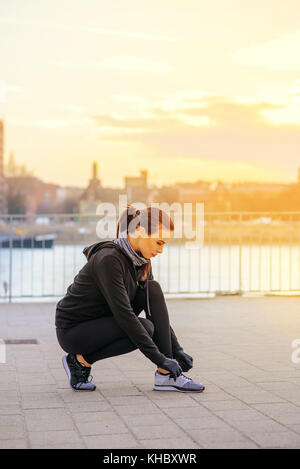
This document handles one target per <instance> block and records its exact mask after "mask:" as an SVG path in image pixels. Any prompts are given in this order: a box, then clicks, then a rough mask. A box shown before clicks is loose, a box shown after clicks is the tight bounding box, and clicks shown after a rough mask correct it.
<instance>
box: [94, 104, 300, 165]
mask: <svg viewBox="0 0 300 469" xmlns="http://www.w3.org/2000/svg"><path fill="white" fill-rule="evenodd" d="M169 99H170V98H169ZM242 101H243V100H242ZM197 103H198V106H197ZM284 110H285V106H284V105H279V104H276V105H275V104H271V103H268V102H265V101H261V102H256V103H255V102H238V100H233V99H230V98H226V97H220V96H206V97H204V98H203V99H202V100H201V99H195V100H194V102H193V101H190V98H189V105H188V106H186V107H182V106H180V107H179V108H178V109H176V108H175V109H172V110H169V111H167V110H166V109H162V108H161V107H158V106H157V107H155V108H151V109H150V110H149V111H151V113H152V116H151V115H149V116H148V117H144V118H143V117H139V118H132V117H130V118H129V117H126V116H125V115H123V116H121V115H109V114H100V115H94V116H92V117H93V118H94V119H95V122H96V125H97V126H98V127H99V131H101V134H102V136H101V139H102V140H108V141H112V142H113V141H115V142H118V143H125V142H127V143H130V142H131V143H134V144H138V145H141V147H142V148H141V152H143V151H146V152H147V154H151V155H153V156H156V157H157V158H182V157H186V158H187V159H189V158H196V159H212V160H215V161H229V160H230V161H236V162H238V161H239V162H246V163H249V162H251V164H255V162H256V163H257V164H259V165H262V164H263V162H268V161H272V165H273V166H274V170H275V168H276V167H277V168H278V167H284V166H285V165H288V164H290V163H292V164H293V165H296V164H298V160H299V153H300V141H299V124H300V120H299V123H298V124H297V123H285V124H282V125H277V126H274V124H273V123H272V121H271V119H269V118H268V117H269V116H268V115H267V113H271V112H284ZM189 119H195V121H192V120H189ZM106 127H109V128H110V132H109V134H107V133H106V132H105V128H106ZM128 131H130V132H128Z"/></svg>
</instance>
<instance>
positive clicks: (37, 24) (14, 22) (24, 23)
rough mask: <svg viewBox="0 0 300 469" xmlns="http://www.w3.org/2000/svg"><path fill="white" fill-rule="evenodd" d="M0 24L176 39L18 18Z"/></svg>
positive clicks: (166, 39)
mask: <svg viewBox="0 0 300 469" xmlns="http://www.w3.org/2000/svg"><path fill="white" fill-rule="evenodd" d="M0 23H3V24H11V25H17V26H30V27H32V26H33V27H37V28H42V29H45V28H48V29H60V30H63V31H75V32H79V33H90V34H97V35H103V36H118V37H127V38H133V39H145V40H150V41H168V42H174V41H175V40H176V38H175V37H174V36H165V35H160V34H148V33H138V32H134V31H116V30H113V29H106V28H91V27H87V26H79V25H74V26H71V25H67V24H53V23H47V22H41V21H32V20H24V19H21V20H20V19H18V18H6V17H0Z"/></svg>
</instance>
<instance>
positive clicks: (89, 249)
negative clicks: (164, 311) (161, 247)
mask: <svg viewBox="0 0 300 469" xmlns="http://www.w3.org/2000/svg"><path fill="white" fill-rule="evenodd" d="M107 247H109V248H115V249H118V250H119V251H120V252H122V253H123V255H124V256H126V257H127V258H128V259H130V262H131V266H132V267H133V269H134V271H135V273H136V268H135V265H134V263H133V261H132V259H131V257H130V256H129V255H128V254H127V253H126V252H125V251H124V249H122V248H121V247H120V246H119V245H118V244H116V243H114V242H113V241H98V242H97V243H94V244H91V245H90V246H86V247H85V248H84V249H83V251H82V252H83V254H84V255H85V257H86V258H87V260H89V259H90V257H91V256H92V255H93V254H95V252H97V251H99V250H100V249H103V248H107ZM150 266H151V261H150ZM146 289H147V290H146V298H147V307H148V311H149V315H150V316H152V315H151V310H150V304H149V284H148V281H146Z"/></svg>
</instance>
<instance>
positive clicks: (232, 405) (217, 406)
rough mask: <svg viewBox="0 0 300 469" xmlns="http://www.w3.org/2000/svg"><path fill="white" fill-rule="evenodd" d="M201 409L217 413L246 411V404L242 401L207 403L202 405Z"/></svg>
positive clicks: (247, 406) (247, 407)
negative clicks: (219, 411)
mask: <svg viewBox="0 0 300 469" xmlns="http://www.w3.org/2000/svg"><path fill="white" fill-rule="evenodd" d="M202 405H203V407H205V408H207V409H209V410H211V411H212V412H217V411H218V410H243V409H244V410H248V409H250V408H251V407H249V405H248V404H245V403H244V402H242V401H238V400H235V401H208V402H203V403H202Z"/></svg>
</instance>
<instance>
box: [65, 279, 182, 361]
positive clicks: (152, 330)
mask: <svg viewBox="0 0 300 469" xmlns="http://www.w3.org/2000/svg"><path fill="white" fill-rule="evenodd" d="M148 282H149V303H150V310H151V316H149V315H148V309H147V302H146V289H142V288H138V290H137V293H136V295H135V297H134V300H133V302H132V308H133V310H134V312H135V314H136V315H137V316H138V315H139V314H140V312H141V311H142V310H144V311H145V312H146V316H147V317H149V319H147V318H138V319H139V320H140V321H141V323H142V325H143V326H144V327H145V329H146V330H147V332H148V333H149V334H150V336H151V337H152V339H153V341H154V343H155V344H156V345H157V347H158V349H159V351H160V352H161V353H163V354H164V355H165V356H166V357H169V358H173V354H172V343H171V332H170V322H169V314H168V309H167V305H166V302H165V298H164V294H163V291H162V289H161V286H160V284H159V283H158V282H157V281H156V280H148ZM56 335H57V339H58V342H59V345H60V346H61V348H62V349H63V350H64V351H65V352H67V353H74V354H80V355H82V356H83V358H84V360H86V361H87V362H88V363H90V364H93V363H94V362H96V361H98V360H103V359H104V358H109V357H114V356H116V355H122V354H124V353H129V352H132V351H133V350H136V349H137V348H138V347H137V346H136V345H135V344H134V343H133V342H132V341H131V340H130V338H129V337H128V335H127V334H126V332H125V331H124V330H123V329H121V327H120V326H119V325H118V323H117V321H116V320H115V318H114V317H113V316H105V317H102V318H99V319H92V320H90V321H85V322H81V323H79V324H77V325H76V326H73V327H71V328H70V329H58V328H57V329H56Z"/></svg>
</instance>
